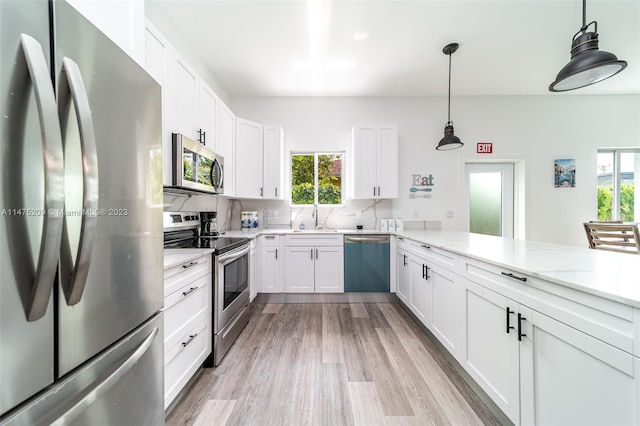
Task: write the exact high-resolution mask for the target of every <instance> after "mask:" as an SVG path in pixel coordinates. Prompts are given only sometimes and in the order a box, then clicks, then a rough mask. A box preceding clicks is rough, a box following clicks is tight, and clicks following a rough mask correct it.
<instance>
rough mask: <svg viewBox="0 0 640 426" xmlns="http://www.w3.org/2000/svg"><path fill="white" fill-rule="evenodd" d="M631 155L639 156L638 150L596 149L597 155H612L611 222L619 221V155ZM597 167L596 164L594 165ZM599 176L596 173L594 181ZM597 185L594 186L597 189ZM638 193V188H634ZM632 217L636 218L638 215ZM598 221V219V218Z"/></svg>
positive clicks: (639, 149)
mask: <svg viewBox="0 0 640 426" xmlns="http://www.w3.org/2000/svg"><path fill="white" fill-rule="evenodd" d="M623 153H633V154H636V155H640V148H598V151H597V154H612V155H613V164H612V165H611V204H612V205H611V220H620V189H621V188H620V187H621V185H620V175H621V165H620V163H621V158H620V157H621V154H623ZM596 166H597V164H596ZM634 173H635V170H634ZM598 176H599V174H598V173H597V172H596V181H597V180H598ZM636 179H637V177H636ZM598 186H599V185H596V187H598ZM635 192H636V193H637V192H638V188H635ZM634 216H635V217H636V218H637V217H638V213H635V214H634ZM596 217H598V206H597V205H596ZM598 219H599V217H598Z"/></svg>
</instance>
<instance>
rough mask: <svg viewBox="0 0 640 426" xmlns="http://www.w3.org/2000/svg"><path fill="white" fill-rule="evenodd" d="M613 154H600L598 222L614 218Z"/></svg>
mask: <svg viewBox="0 0 640 426" xmlns="http://www.w3.org/2000/svg"><path fill="white" fill-rule="evenodd" d="M612 209H613V152H599V153H598V220H611V218H612V217H613V215H612V212H613V210H612Z"/></svg>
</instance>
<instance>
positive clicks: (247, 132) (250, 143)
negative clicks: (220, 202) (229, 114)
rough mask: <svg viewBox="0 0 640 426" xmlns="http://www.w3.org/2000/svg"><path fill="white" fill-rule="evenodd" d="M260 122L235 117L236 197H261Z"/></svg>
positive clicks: (261, 142)
mask: <svg viewBox="0 0 640 426" xmlns="http://www.w3.org/2000/svg"><path fill="white" fill-rule="evenodd" d="M262 138H263V127H262V124H259V123H254V122H253V121H249V120H245V119H244V118H240V117H236V156H235V158H236V160H235V169H236V182H235V184H236V191H235V192H236V194H235V195H236V197H240V198H262V196H263V193H264V189H263V187H262V163H263V152H262V150H263V140H262Z"/></svg>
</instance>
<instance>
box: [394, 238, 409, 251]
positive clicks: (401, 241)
mask: <svg viewBox="0 0 640 426" xmlns="http://www.w3.org/2000/svg"><path fill="white" fill-rule="evenodd" d="M396 245H397V246H398V248H401V249H403V250H409V249H410V248H411V243H410V242H409V240H407V239H406V238H405V237H396Z"/></svg>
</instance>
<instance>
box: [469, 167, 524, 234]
mask: <svg viewBox="0 0 640 426" xmlns="http://www.w3.org/2000/svg"><path fill="white" fill-rule="evenodd" d="M513 168H514V166H513V163H468V164H467V165H466V187H467V206H468V208H467V217H468V226H469V232H475V233H477V234H487V235H496V236H501V237H513V215H514V203H513V198H514V194H513V191H514V185H513Z"/></svg>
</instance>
